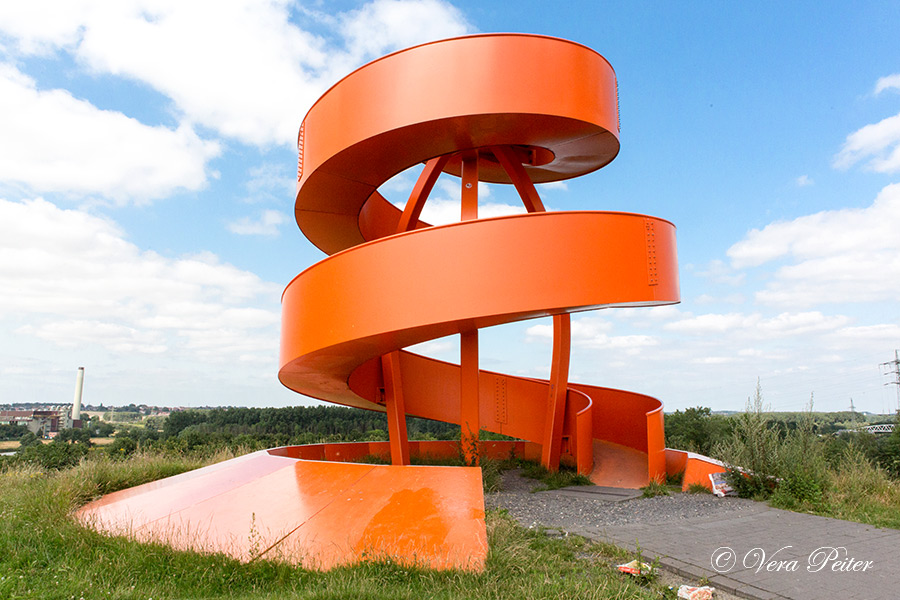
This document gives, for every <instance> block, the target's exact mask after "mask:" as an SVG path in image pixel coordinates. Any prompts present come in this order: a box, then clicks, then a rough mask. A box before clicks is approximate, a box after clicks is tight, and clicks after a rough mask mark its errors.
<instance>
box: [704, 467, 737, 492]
mask: <svg viewBox="0 0 900 600" xmlns="http://www.w3.org/2000/svg"><path fill="white" fill-rule="evenodd" d="M709 481H710V483H712V491H713V494H715V495H716V496H718V497H719V498H724V497H725V496H734V495H736V494H737V492H735V491H734V488H732V487H731V486H730V485H728V480H727V479H725V471H722V472H721V473H710V474H709Z"/></svg>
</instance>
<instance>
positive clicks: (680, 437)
mask: <svg viewBox="0 0 900 600" xmlns="http://www.w3.org/2000/svg"><path fill="white" fill-rule="evenodd" d="M733 429H734V421H733V420H732V419H729V418H728V417H725V416H722V415H714V414H712V411H711V410H710V409H709V408H708V407H705V406H698V407H696V408H687V409H685V410H684V411H683V412H682V411H681V410H676V411H675V412H674V413H671V414H668V415H666V416H665V431H666V446H667V447H669V448H678V449H679V450H690V451H692V452H698V453H700V454H705V455H709V454H710V453H711V452H712V449H713V447H714V446H715V445H716V444H717V443H718V442H721V441H724V440H725V439H727V438H728V436H730V435H731V432H732V431H733Z"/></svg>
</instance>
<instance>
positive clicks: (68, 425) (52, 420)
mask: <svg viewBox="0 0 900 600" xmlns="http://www.w3.org/2000/svg"><path fill="white" fill-rule="evenodd" d="M71 410H72V406H71V405H68V406H51V407H49V408H41V409H25V410H0V425H20V426H22V427H27V428H28V431H30V432H31V433H33V434H35V435H36V436H38V437H54V436H55V435H56V434H57V433H59V431H60V430H62V429H72V428H73V427H74V428H77V429H78V428H81V426H82V421H81V419H77V420H73V419H72V413H71Z"/></svg>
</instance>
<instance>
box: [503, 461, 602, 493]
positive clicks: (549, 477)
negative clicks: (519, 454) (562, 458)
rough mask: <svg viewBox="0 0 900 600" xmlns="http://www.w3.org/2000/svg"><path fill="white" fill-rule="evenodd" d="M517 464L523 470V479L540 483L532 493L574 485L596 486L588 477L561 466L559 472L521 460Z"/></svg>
mask: <svg viewBox="0 0 900 600" xmlns="http://www.w3.org/2000/svg"><path fill="white" fill-rule="evenodd" d="M517 464H518V466H519V468H521V469H522V476H523V477H528V478H529V479H536V480H538V481H540V485H539V486H537V487H536V488H534V489H533V490H531V491H532V492H544V491H547V490H558V489H560V488H564V487H570V486H573V485H594V483H593V482H592V481H591V480H590V479H589V478H588V477H587V476H586V475H582V474H580V473H578V472H577V471H575V469H572V468H569V467H565V466H560V468H559V470H558V471H549V470H547V469H546V468H545V467H544V466H543V465H541V464H540V463H536V462H532V461H526V460H520V461H518V463H517Z"/></svg>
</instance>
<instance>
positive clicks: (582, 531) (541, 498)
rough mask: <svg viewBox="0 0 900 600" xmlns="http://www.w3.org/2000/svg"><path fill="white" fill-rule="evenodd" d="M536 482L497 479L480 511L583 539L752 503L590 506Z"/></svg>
mask: <svg viewBox="0 0 900 600" xmlns="http://www.w3.org/2000/svg"><path fill="white" fill-rule="evenodd" d="M539 485H540V484H539V482H537V481H535V480H533V479H527V478H525V477H522V476H521V475H520V472H519V471H518V470H514V471H506V472H505V473H503V485H502V488H501V491H499V492H496V493H493V494H486V495H485V498H484V504H485V507H486V508H489V509H491V508H505V509H506V510H507V511H508V512H509V514H510V515H512V516H513V517H514V518H515V519H516V520H517V521H518V522H519V523H520V524H522V525H524V526H525V527H539V526H543V527H547V528H550V529H551V532H552V529H557V530H559V531H560V532H568V533H574V534H578V535H583V536H585V537H594V536H593V535H592V534H593V533H595V532H597V531H598V530H599V529H602V528H603V527H609V526H618V525H629V524H637V523H648V524H652V523H667V522H669V523H670V522H671V521H673V520H678V519H691V518H695V517H704V516H710V515H715V516H722V517H724V515H726V514H728V513H734V512H735V511H743V510H747V509H748V508H749V507H750V506H752V505H753V501H752V500H745V499H742V498H717V497H715V496H713V495H712V494H678V493H676V494H672V495H671V496H656V497H654V498H634V499H631V500H623V501H621V502H610V501H607V500H595V499H592V498H585V497H583V496H580V497H577V498H573V497H572V496H564V495H562V494H559V493H558V492H556V491H553V490H551V491H546V492H534V493H532V490H533V489H535V488H536V487H538V486H539ZM660 582H661V583H663V584H664V585H670V586H673V587H674V588H675V589H677V588H678V586H679V585H680V584H684V583H687V584H689V585H697V582H696V581H694V582H690V581H688V580H686V578H684V577H681V576H678V575H675V574H674V573H667V572H665V571H663V572H662V573H661V579H660ZM714 597H715V598H716V599H717V600H739V599H738V597H737V596H734V595H731V594H728V593H726V592H723V591H722V590H716V592H715V596H714Z"/></svg>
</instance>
